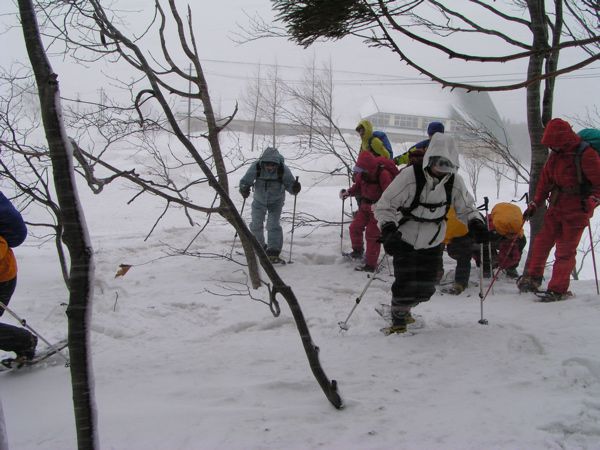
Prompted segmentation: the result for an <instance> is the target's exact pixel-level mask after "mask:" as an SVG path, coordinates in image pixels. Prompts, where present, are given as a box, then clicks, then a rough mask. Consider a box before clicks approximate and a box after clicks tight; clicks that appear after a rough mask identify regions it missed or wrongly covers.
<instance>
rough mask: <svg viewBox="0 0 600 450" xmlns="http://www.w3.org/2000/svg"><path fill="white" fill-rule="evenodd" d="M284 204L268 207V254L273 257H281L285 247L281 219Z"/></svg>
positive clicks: (274, 204)
mask: <svg viewBox="0 0 600 450" xmlns="http://www.w3.org/2000/svg"><path fill="white" fill-rule="evenodd" d="M282 208H283V202H281V203H273V204H269V205H268V211H269V214H268V216H267V242H268V244H267V253H268V254H269V255H271V256H279V253H280V252H281V248H282V247H283V230H282V228H281V223H280V222H279V219H280V218H281V210H282Z"/></svg>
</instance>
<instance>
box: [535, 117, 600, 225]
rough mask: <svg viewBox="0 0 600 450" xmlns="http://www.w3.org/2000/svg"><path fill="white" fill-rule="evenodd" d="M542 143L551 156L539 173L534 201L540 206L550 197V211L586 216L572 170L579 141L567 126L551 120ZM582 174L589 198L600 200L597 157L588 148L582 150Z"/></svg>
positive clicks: (559, 120) (562, 121) (559, 121)
mask: <svg viewBox="0 0 600 450" xmlns="http://www.w3.org/2000/svg"><path fill="white" fill-rule="evenodd" d="M541 142H542V144H543V145H545V146H547V147H549V148H551V149H552V152H551V154H550V156H549V157H548V160H547V161H546V163H545V164H544V167H543V169H542V173H541V175H540V179H539V181H538V184H537V187H536V190H535V196H534V199H533V201H534V202H535V203H536V204H537V205H541V204H542V203H543V202H544V201H545V200H546V199H547V198H548V197H549V196H550V194H551V193H552V198H551V201H550V207H551V208H555V209H557V210H558V211H560V212H561V213H567V214H582V213H583V214H584V215H586V216H587V215H588V213H589V211H587V208H586V210H584V208H583V206H582V201H581V200H582V197H581V195H580V194H579V181H578V180H577V169H576V166H575V151H576V149H577V147H578V145H579V143H580V142H581V137H579V136H578V135H577V134H576V133H575V132H574V131H573V129H572V128H571V125H569V123H568V122H565V121H564V120H562V119H552V120H551V121H550V122H548V125H546V129H545V130H544V135H543V136H542V141H541ZM581 170H582V172H583V174H584V176H585V177H586V179H587V180H589V181H590V183H591V185H592V186H591V194H592V195H594V196H596V197H600V156H599V155H598V153H597V152H596V151H595V150H594V149H593V148H591V147H588V148H586V149H584V150H583V153H582V155H581ZM591 209H592V211H593V208H591Z"/></svg>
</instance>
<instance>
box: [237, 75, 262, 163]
mask: <svg viewBox="0 0 600 450" xmlns="http://www.w3.org/2000/svg"><path fill="white" fill-rule="evenodd" d="M262 100H263V96H262V80H261V65H260V64H259V65H258V67H257V69H256V76H255V77H254V78H253V79H252V80H251V82H250V83H248V86H247V87H246V91H245V94H244V96H243V98H242V105H243V106H245V109H246V110H247V111H249V112H250V120H251V121H252V133H251V141H250V151H251V152H252V153H254V150H255V138H256V124H257V122H258V120H259V119H260V115H259V114H260V111H261V109H263V108H262V107H261V102H262Z"/></svg>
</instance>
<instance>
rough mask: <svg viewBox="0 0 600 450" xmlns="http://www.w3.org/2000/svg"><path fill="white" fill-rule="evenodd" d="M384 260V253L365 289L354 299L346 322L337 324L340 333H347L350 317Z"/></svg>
mask: <svg viewBox="0 0 600 450" xmlns="http://www.w3.org/2000/svg"><path fill="white" fill-rule="evenodd" d="M384 258H385V253H384V255H383V256H382V257H381V258H380V259H379V262H378V263H377V267H376V268H375V271H374V272H373V275H370V276H369V281H367V284H365V287H364V288H363V290H362V292H361V293H360V295H359V296H358V297H356V300H354V306H353V307H352V309H351V310H350V313H349V314H348V317H346V320H344V321H343V322H338V325H339V327H340V331H348V329H349V328H350V325H348V320H350V317H352V314H353V313H354V310H355V309H356V307H357V306H358V304H359V303H360V301H361V300H362V298H363V297H364V295H365V293H366V292H367V289H369V286H371V283H372V282H373V280H374V279H375V277H376V275H377V274H378V273H379V270H380V269H381V265H382V264H383V259H384Z"/></svg>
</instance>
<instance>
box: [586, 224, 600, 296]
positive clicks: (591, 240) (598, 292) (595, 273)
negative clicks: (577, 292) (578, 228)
mask: <svg viewBox="0 0 600 450" xmlns="http://www.w3.org/2000/svg"><path fill="white" fill-rule="evenodd" d="M588 231H589V232H590V245H591V248H592V263H593V264H594V278H595V280H596V294H598V295H600V288H599V287H598V272H597V270H596V255H595V253H594V239H593V236H592V226H591V225H590V222H589V221H588Z"/></svg>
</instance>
